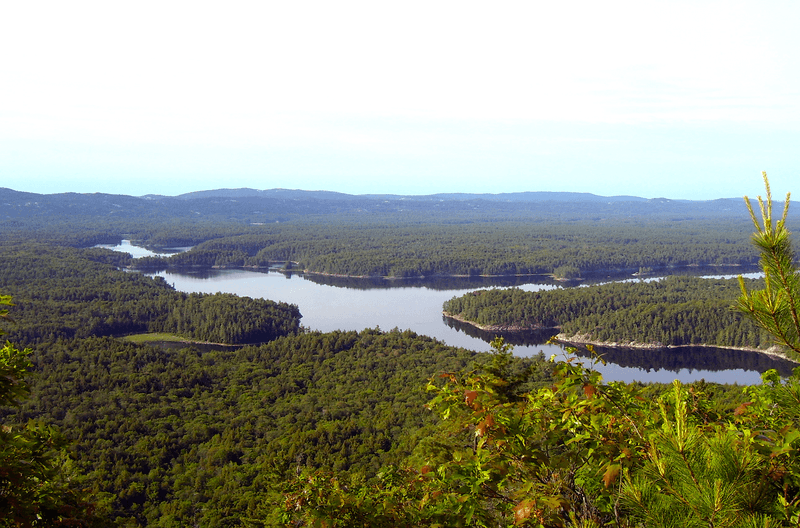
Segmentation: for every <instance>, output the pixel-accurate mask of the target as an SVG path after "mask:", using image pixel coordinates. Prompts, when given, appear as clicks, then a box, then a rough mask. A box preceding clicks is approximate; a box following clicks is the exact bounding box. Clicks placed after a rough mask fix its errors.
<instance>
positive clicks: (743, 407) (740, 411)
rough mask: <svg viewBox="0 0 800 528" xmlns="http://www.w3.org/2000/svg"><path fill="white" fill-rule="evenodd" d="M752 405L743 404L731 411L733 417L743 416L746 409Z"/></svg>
mask: <svg viewBox="0 0 800 528" xmlns="http://www.w3.org/2000/svg"><path fill="white" fill-rule="evenodd" d="M751 405H753V402H744V403H743V404H741V405H740V406H738V407H737V408H736V410H735V411H733V414H734V416H739V415H740V414H744V413H745V412H746V411H747V408H748V407H750V406H751Z"/></svg>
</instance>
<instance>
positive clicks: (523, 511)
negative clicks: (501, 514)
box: [514, 500, 535, 524]
mask: <svg viewBox="0 0 800 528" xmlns="http://www.w3.org/2000/svg"><path fill="white" fill-rule="evenodd" d="M534 505H535V503H534V502H533V501H529V500H524V501H522V502H520V503H519V504H517V505H516V506H514V524H522V523H524V522H525V521H527V520H528V517H530V516H531V514H532V513H533V511H534V510H533V507H534Z"/></svg>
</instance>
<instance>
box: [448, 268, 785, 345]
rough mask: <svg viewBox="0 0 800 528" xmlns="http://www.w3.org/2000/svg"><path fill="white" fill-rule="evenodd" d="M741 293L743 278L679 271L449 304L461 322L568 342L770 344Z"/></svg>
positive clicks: (473, 296) (482, 295) (479, 295)
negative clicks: (742, 310)
mask: <svg viewBox="0 0 800 528" xmlns="http://www.w3.org/2000/svg"><path fill="white" fill-rule="evenodd" d="M751 283H752V284H754V285H756V284H758V282H757V281H751ZM738 294H739V285H738V282H737V281H736V280H735V279H729V280H725V279H703V278H698V277H679V276H672V277H666V278H664V279H661V280H658V281H649V282H644V281H638V282H627V283H612V284H604V285H600V286H590V287H586V288H568V289H558V290H548V291H539V292H526V291H523V290H519V289H516V288H512V289H494V290H484V291H476V292H472V293H468V294H466V295H463V296H461V297H457V298H453V299H451V300H449V301H447V302H446V303H445V304H444V306H443V309H444V311H445V312H446V313H448V314H450V315H453V316H455V317H458V318H459V319H461V320H464V321H469V322H473V323H476V324H478V325H483V326H491V327H497V328H498V329H530V328H534V329H535V328H553V329H558V332H560V333H561V337H562V338H563V339H565V340H570V339H578V340H581V341H589V342H605V343H609V342H614V343H619V344H634V343H635V344H657V345H664V346H678V345H692V344H704V345H717V346H723V347H747V348H765V347H768V346H770V345H771V344H772V342H771V340H770V339H768V338H766V337H765V336H764V335H763V333H762V332H761V331H759V330H758V329H757V327H756V325H755V324H754V323H753V322H752V321H751V320H749V319H747V318H744V317H742V316H741V315H740V314H738V313H737V312H735V311H734V310H733V309H732V307H733V304H734V300H735V299H736V298H737V296H738ZM555 333H557V331H556V330H554V334H555Z"/></svg>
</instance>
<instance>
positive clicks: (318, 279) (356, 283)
mask: <svg viewBox="0 0 800 528" xmlns="http://www.w3.org/2000/svg"><path fill="white" fill-rule="evenodd" d="M302 277H303V278H304V279H306V280H308V281H311V282H313V283H315V284H321V285H324V286H334V287H336V288H350V289H355V290H373V289H384V290H386V289H391V288H427V289H429V290H437V291H447V290H471V289H480V288H511V287H514V286H522V285H525V284H531V283H536V284H548V285H559V284H561V283H559V282H558V281H555V280H553V279H552V278H551V277H550V276H549V275H524V276H509V277H427V278H411V279H384V278H382V277H367V278H355V277H334V276H330V275H316V274H305V275H302Z"/></svg>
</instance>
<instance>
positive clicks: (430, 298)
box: [112, 246, 794, 385]
mask: <svg viewBox="0 0 800 528" xmlns="http://www.w3.org/2000/svg"><path fill="white" fill-rule="evenodd" d="M130 247H135V246H116V247H114V248H112V249H119V250H121V251H126V252H129V253H130V252H131V251H130V250H129V248H130ZM141 251H142V248H137V253H140V254H138V255H135V256H144V255H145V254H150V253H142V252H141ZM144 251H145V252H146V251H147V250H144ZM693 271H694V272H695V273H698V274H699V273H703V270H693ZM150 275H151V276H155V275H157V276H160V277H163V278H164V279H165V280H166V281H167V282H168V283H169V284H172V285H173V286H174V287H175V288H176V289H177V290H179V291H183V292H199V293H217V292H224V293H234V294H237V295H242V296H248V297H254V298H258V297H260V298H264V299H271V300H274V301H283V302H288V303H293V304H296V305H297V306H299V307H300V312H301V313H302V315H303V318H302V319H301V324H302V325H303V326H304V327H306V328H308V329H310V330H320V331H322V332H329V331H333V330H357V331H361V330H363V329H364V328H376V327H379V328H381V329H383V330H390V329H392V328H395V327H396V328H399V329H401V330H405V329H410V330H412V331H414V332H416V333H418V334H424V335H428V336H431V337H434V338H436V339H439V340H441V341H443V342H444V343H446V344H448V345H453V346H459V347H464V348H468V349H470V350H477V351H488V350H490V347H489V343H488V341H490V340H491V339H492V338H493V337H494V335H493V334H487V333H485V332H481V331H479V330H476V329H475V328H473V327H471V326H469V325H462V324H459V323H458V322H456V321H452V320H449V319H447V318H444V317H443V316H442V304H443V303H444V302H445V301H447V300H449V299H451V298H452V297H456V296H460V295H463V294H465V293H467V292H470V291H475V290H476V289H483V288H491V287H510V286H514V287H518V288H521V289H524V290H528V291H538V290H542V289H553V288H560V287H563V286H562V285H561V284H559V283H556V282H554V281H552V279H550V278H549V277H544V276H531V277H512V278H502V279H489V278H478V279H467V278H463V279H462V278H448V279H434V280H426V281H422V280H416V281H399V280H397V281H392V280H368V279H363V280H362V279H337V278H331V277H320V276H314V275H309V276H307V277H304V276H301V275H291V276H287V275H284V274H282V273H278V272H260V271H248V270H203V271H200V272H190V271H186V272H175V271H172V270H170V271H163V272H159V273H157V274H150ZM717 276H720V275H717ZM598 280H602V279H600V278H598ZM549 337H550V336H549V335H547V333H545V334H542V333H538V334H537V333H529V334H525V335H510V336H506V338H507V339H508V340H509V341H510V342H512V343H513V344H514V345H515V349H514V353H515V354H516V355H519V356H530V355H535V354H538V353H539V352H540V351H541V352H543V353H544V354H545V355H546V356H548V357H549V356H551V355H553V354H555V355H557V356H558V357H560V358H563V357H566V355H565V354H566V353H565V351H564V350H563V349H562V348H561V347H559V346H556V345H547V344H543V343H544V342H545V341H547V339H548V338H549ZM600 351H601V352H602V353H603V354H604V358H605V359H606V360H607V364H606V365H597V366H596V368H597V369H598V370H599V371H601V372H602V374H603V377H604V379H606V380H608V381H612V380H615V381H616V380H618V381H626V382H627V381H636V380H638V381H645V382H648V381H651V382H662V383H670V382H672V380H674V379H679V380H681V381H682V382H684V383H690V382H692V381H696V380H699V379H705V380H706V381H716V382H720V383H738V384H747V385H749V384H757V383H760V381H761V378H760V373H761V372H764V371H766V370H768V369H771V368H775V369H777V370H778V371H779V372H781V374H782V375H785V376H788V375H789V374H791V370H792V368H793V366H794V364H792V363H790V362H787V361H780V360H775V359H773V358H771V357H769V356H766V355H764V354H759V353H754V352H742V351H737V350H729V349H718V348H702V347H693V348H681V349H668V350H621V349H603V350H600Z"/></svg>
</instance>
